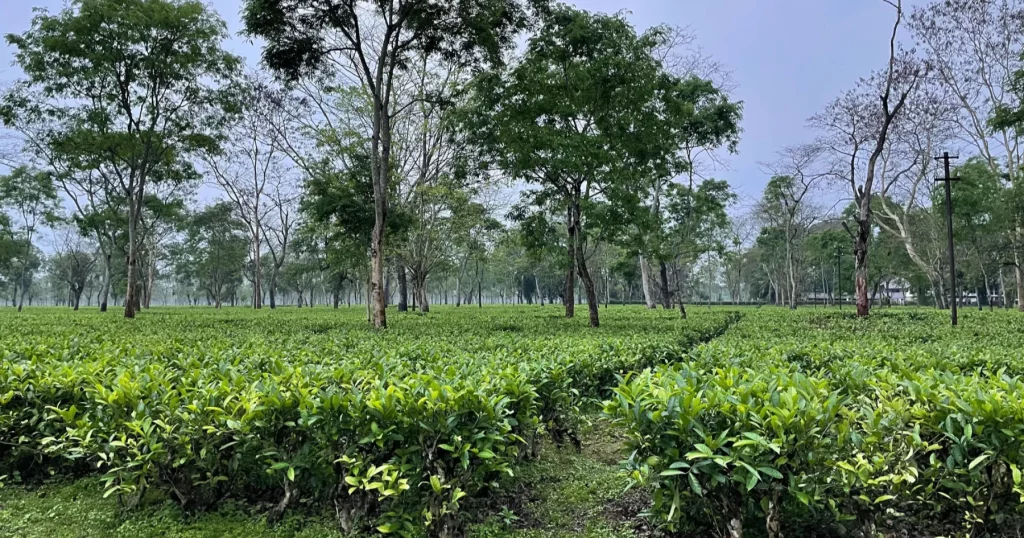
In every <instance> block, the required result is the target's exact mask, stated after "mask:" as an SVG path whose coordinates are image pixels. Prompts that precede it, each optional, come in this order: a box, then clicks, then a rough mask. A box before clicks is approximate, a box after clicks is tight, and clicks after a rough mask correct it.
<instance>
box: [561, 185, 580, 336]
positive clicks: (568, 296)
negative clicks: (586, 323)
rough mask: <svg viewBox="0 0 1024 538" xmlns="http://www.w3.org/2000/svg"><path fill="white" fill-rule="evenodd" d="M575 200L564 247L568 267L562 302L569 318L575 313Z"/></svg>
mask: <svg viewBox="0 0 1024 538" xmlns="http://www.w3.org/2000/svg"><path fill="white" fill-rule="evenodd" d="M575 203H576V202H572V204H570V206H569V218H568V232H569V240H568V245H567V247H566V254H567V255H568V262H569V263H568V267H569V269H568V270H567V271H566V272H565V294H564V296H563V297H562V302H563V303H565V317H567V318H571V317H574V316H575V315H576V304H575V303H576V301H575V293H576V241H577V237H576V236H577V233H578V231H577V229H576V219H575V216H574V213H575V212H574V211H573V206H574V205H575Z"/></svg>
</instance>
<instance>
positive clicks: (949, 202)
mask: <svg viewBox="0 0 1024 538" xmlns="http://www.w3.org/2000/svg"><path fill="white" fill-rule="evenodd" d="M956 159H959V157H957V156H955V155H950V154H949V152H948V151H946V152H943V153H942V156H941V157H936V158H935V160H936V161H942V165H943V169H944V171H945V177H940V178H937V179H936V180H935V181H941V182H943V183H945V185H946V235H947V240H948V241H949V304H950V306H951V307H952V316H953V326H954V327H956V326H957V315H956V255H955V254H954V252H953V194H952V191H951V189H950V185H951V184H952V182H954V181H959V180H960V178H958V177H952V176H950V175H949V161H950V160H956ZM979 303H980V300H979Z"/></svg>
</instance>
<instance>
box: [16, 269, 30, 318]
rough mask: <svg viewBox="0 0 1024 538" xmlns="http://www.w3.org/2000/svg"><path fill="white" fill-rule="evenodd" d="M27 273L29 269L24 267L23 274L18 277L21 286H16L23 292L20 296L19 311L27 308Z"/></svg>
mask: <svg viewBox="0 0 1024 538" xmlns="http://www.w3.org/2000/svg"><path fill="white" fill-rule="evenodd" d="M26 274H27V271H26V270H25V269H22V271H21V276H20V277H19V278H18V286H19V288H16V289H20V290H21V294H20V296H19V298H18V312H21V311H22V309H24V308H25V292H26V291H27V290H28V286H26V285H25V275H26Z"/></svg>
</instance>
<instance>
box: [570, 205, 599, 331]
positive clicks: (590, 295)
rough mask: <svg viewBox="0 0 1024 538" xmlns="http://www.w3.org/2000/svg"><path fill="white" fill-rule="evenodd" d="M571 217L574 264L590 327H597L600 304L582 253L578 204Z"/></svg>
mask: <svg viewBox="0 0 1024 538" xmlns="http://www.w3.org/2000/svg"><path fill="white" fill-rule="evenodd" d="M573 216H574V218H575V221H576V223H575V226H574V228H575V229H576V241H575V243H576V264H577V267H578V269H579V273H580V280H582V281H583V288H584V290H585V291H586V294H587V310H588V311H589V312H590V326H591V327H598V326H600V325H601V322H600V320H599V319H598V315H599V313H600V308H601V302H600V301H599V300H598V299H597V289H596V287H595V286H594V279H593V278H591V276H590V270H589V269H587V258H586V256H585V253H584V252H583V241H582V240H581V238H580V235H581V234H582V232H583V223H582V219H580V207H579V204H575V207H574V210H573Z"/></svg>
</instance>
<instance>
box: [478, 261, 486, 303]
mask: <svg viewBox="0 0 1024 538" xmlns="http://www.w3.org/2000/svg"><path fill="white" fill-rule="evenodd" d="M476 305H477V307H479V308H483V307H484V275H483V273H482V272H480V260H477V261H476Z"/></svg>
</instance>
